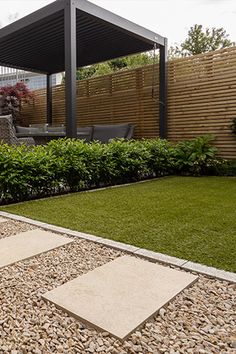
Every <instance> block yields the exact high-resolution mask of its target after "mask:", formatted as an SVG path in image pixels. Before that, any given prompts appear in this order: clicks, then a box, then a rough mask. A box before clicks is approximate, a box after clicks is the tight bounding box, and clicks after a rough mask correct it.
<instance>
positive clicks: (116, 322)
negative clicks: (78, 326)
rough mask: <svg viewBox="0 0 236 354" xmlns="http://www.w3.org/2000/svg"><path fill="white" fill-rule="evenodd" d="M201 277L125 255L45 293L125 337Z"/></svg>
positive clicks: (65, 307)
mask: <svg viewBox="0 0 236 354" xmlns="http://www.w3.org/2000/svg"><path fill="white" fill-rule="evenodd" d="M196 279H197V277H196V276H194V275H192V274H190V273H186V272H184V271H178V270H175V269H171V268H168V267H164V266H161V265H157V264H154V263H151V262H148V261H145V260H141V259H138V258H135V257H130V256H123V257H119V258H117V259H115V260H114V261H112V262H109V263H107V264H105V265H103V266H101V267H98V268H96V269H95V270H93V271H90V272H89V273H87V274H84V275H82V276H80V277H78V278H76V279H74V280H72V281H70V282H68V283H65V284H63V285H62V286H59V287H58V288H56V289H53V290H51V291H49V292H47V293H46V294H44V295H43V298H44V299H46V300H49V301H50V302H52V303H54V304H55V305H56V306H57V307H59V308H61V309H63V310H64V311H66V312H68V313H70V314H72V315H73V316H75V317H76V318H78V319H80V320H82V321H84V322H87V323H89V324H90V325H93V326H94V327H96V328H99V329H101V330H103V331H107V332H109V333H111V334H112V335H113V336H115V337H117V338H119V339H125V338H126V337H127V336H128V335H129V334H130V333H131V332H132V331H134V330H135V329H136V328H137V327H138V326H140V325H141V324H143V323H144V322H145V321H146V320H147V319H148V318H150V317H151V316H153V315H154V314H155V313H156V312H157V311H158V310H159V309H160V308H161V307H162V306H163V305H165V304H166V303H168V302H169V301H170V300H171V299H173V297H175V296H176V295H177V294H178V293H180V292H181V291H182V290H183V289H184V288H186V287H187V286H189V285H190V284H192V283H193V282H194V281H196Z"/></svg>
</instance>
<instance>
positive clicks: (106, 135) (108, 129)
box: [16, 123, 134, 144]
mask: <svg viewBox="0 0 236 354" xmlns="http://www.w3.org/2000/svg"><path fill="white" fill-rule="evenodd" d="M16 135H17V137H23V136H33V137H34V139H35V141H36V144H42V143H43V141H44V142H47V141H48V140H51V139H58V138H62V137H65V127H64V126H48V125H41V127H40V126H37V125H35V126H33V127H32V126H31V127H22V126H16ZM133 135H134V125H132V124H129V123H122V124H97V125H93V126H88V127H78V128H77V138H78V139H83V140H85V141H87V142H90V141H100V142H102V143H108V142H109V141H111V140H112V139H118V138H123V139H126V140H130V139H132V138H133Z"/></svg>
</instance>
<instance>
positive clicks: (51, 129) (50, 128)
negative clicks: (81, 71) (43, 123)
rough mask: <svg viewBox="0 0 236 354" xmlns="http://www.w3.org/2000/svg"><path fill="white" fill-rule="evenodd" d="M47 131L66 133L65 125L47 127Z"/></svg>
mask: <svg viewBox="0 0 236 354" xmlns="http://www.w3.org/2000/svg"><path fill="white" fill-rule="evenodd" d="M47 131H48V132H50V133H51V132H52V133H64V132H65V127H63V126H62V127H47Z"/></svg>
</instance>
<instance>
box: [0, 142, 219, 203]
mask: <svg viewBox="0 0 236 354" xmlns="http://www.w3.org/2000/svg"><path fill="white" fill-rule="evenodd" d="M210 143H211V138H210V137H200V138H196V139H194V140H191V141H185V142H181V143H179V144H176V145H173V144H171V143H169V142H168V141H166V140H160V139H151V140H132V141H124V140H113V141H112V142H111V143H109V144H101V143H99V142H93V143H91V144H87V143H85V142H84V141H81V140H76V139H60V140H53V141H51V142H50V143H49V144H47V145H44V146H35V147H27V146H23V145H22V146H8V145H0V203H7V202H11V201H16V202H17V201H21V200H26V199H31V198H38V197H43V196H47V195H53V194H58V193H62V192H69V191H79V190H82V189H88V188H93V187H100V186H106V185H113V184H119V183H126V182H132V181H139V180H142V179H145V178H152V177H156V176H165V175H170V174H174V173H179V174H189V175H201V174H223V173H224V172H223V171H224V169H223V167H222V166H224V164H225V162H224V161H222V162H221V161H220V160H218V159H216V157H215V153H216V149H215V148H213V147H212V146H211V144H210Z"/></svg>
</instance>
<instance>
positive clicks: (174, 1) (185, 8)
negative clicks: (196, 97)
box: [0, 0, 236, 45]
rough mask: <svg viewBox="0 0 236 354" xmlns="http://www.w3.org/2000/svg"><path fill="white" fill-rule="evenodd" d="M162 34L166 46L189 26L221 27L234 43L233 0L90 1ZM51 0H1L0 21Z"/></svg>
mask: <svg viewBox="0 0 236 354" xmlns="http://www.w3.org/2000/svg"><path fill="white" fill-rule="evenodd" d="M90 1H91V2H93V3H95V4H97V5H99V6H102V7H104V8H106V9H108V10H110V11H112V12H114V13H117V14H118V15H120V16H123V17H125V18H127V19H129V20H131V21H133V22H136V23H138V24H139V25H142V26H144V27H146V28H148V29H151V30H153V31H154V32H157V33H159V34H160V35H162V36H165V37H168V40H169V45H173V44H174V43H179V42H181V41H183V40H184V39H185V38H186V36H187V31H188V29H189V28H190V26H192V25H194V24H195V23H197V24H202V25H203V26H205V27H223V28H224V29H225V30H226V31H227V33H228V34H229V35H230V39H231V40H232V41H235V42H236V0H90ZM51 2H53V0H0V24H1V25H2V26H5V25H7V24H8V23H9V22H10V20H9V16H10V15H14V14H15V13H17V14H18V18H21V17H23V16H25V15H27V14H29V13H31V12H33V11H35V10H37V9H39V8H40V7H43V6H45V5H47V4H49V3H51Z"/></svg>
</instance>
